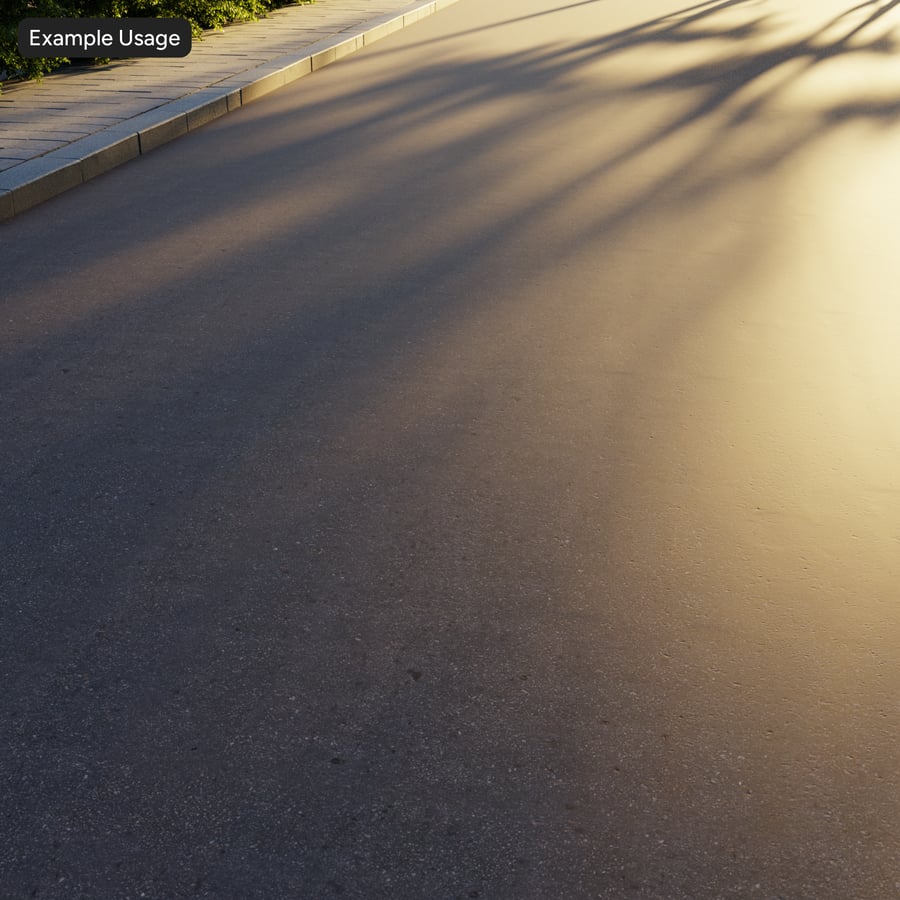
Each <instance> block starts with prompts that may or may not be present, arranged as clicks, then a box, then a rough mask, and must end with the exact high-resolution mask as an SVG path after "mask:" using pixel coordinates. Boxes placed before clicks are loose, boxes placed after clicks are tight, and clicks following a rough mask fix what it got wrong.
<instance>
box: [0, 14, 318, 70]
mask: <svg viewBox="0 0 900 900" xmlns="http://www.w3.org/2000/svg"><path fill="white" fill-rule="evenodd" d="M293 2H300V3H311V2H313V0H3V5H2V11H0V80H2V79H3V78H7V79H9V78H15V77H20V78H40V77H41V76H42V75H45V74H46V73H47V72H52V71H53V70H54V69H56V68H59V66H60V65H62V64H63V63H65V62H67V60H64V59H25V58H24V57H22V56H20V55H19V51H18V45H17V32H18V27H19V22H20V21H21V20H22V19H26V18H99V19H111V18H126V17H130V18H136V19H140V18H174V19H187V20H188V21H189V22H190V23H191V28H192V29H193V31H194V35H195V36H197V35H199V34H200V32H201V30H202V29H204V28H221V27H222V26H223V25H227V24H228V23H229V22H248V21H252V20H253V19H257V18H259V17H260V16H264V15H265V14H266V12H268V11H269V10H270V9H275V8H276V7H279V6H288V5H292V4H293ZM4 72H5V75H4Z"/></svg>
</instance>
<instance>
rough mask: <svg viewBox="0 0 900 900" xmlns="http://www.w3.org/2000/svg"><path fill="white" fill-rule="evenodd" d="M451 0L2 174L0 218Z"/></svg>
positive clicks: (320, 44)
mask: <svg viewBox="0 0 900 900" xmlns="http://www.w3.org/2000/svg"><path fill="white" fill-rule="evenodd" d="M456 2H457V0H427V2H424V3H423V2H418V3H413V4H411V5H410V7H408V8H407V9H405V10H402V11H401V12H399V13H398V12H391V13H387V14H385V15H382V16H378V17H376V18H373V19H370V20H369V21H367V22H364V23H363V24H362V25H361V26H360V27H359V30H355V31H351V33H350V34H349V35H348V33H347V32H341V33H339V34H335V35H332V36H330V37H327V38H323V39H322V40H320V41H316V43H314V44H309V45H307V46H305V47H304V48H303V50H302V51H301V54H302V55H300V56H296V57H295V56H293V55H287V56H282V57H280V58H279V59H276V60H272V61H270V62H266V63H263V64H262V65H260V66H257V67H256V68H255V69H251V70H250V71H248V72H244V73H241V74H240V75H231V76H229V77H227V78H225V79H224V80H222V81H220V82H218V83H216V84H214V85H211V86H210V87H207V88H202V89H200V90H198V91H196V92H195V93H193V94H190V95H189V96H187V97H182V98H180V99H178V100H173V101H172V102H170V103H165V104H163V105H162V106H159V107H157V108H156V109H153V110H150V111H149V112H145V113H141V114H140V115H138V116H134V117H133V118H131V119H128V120H127V121H125V122H121V123H119V124H117V125H111V126H110V127H109V128H105V129H103V131H99V132H96V133H95V134H91V135H88V136H87V137H83V138H81V139H80V140H77V141H73V142H72V143H71V144H68V145H66V146H65V147H60V148H59V149H57V150H52V151H51V152H50V153H46V154H44V156H41V157H38V158H37V159H31V160H28V161H27V162H24V163H22V164H21V165H18V166H15V167H13V168H12V169H8V170H7V171H5V172H0V222H2V221H4V220H6V219H11V218H12V217H13V216H16V215H18V214H19V213H23V212H25V211H26V210H28V209H31V208H32V207H34V206H37V205H38V204H39V203H43V202H44V201H45V200H49V199H50V198H51V197H55V196H57V195H58V194H61V193H63V192H64V191H67V190H69V189H70V188H73V187H75V186H76V185H79V184H83V183H84V182H85V181H89V180H90V179H91V178H95V177H96V176H97V175H102V174H103V173H104V172H108V171H109V170H110V169H113V168H115V167H116V166H119V165H121V164H122V163H125V162H128V161H129V160H131V159H134V158H135V157H137V156H141V155H142V154H144V153H149V152H150V151H151V150H154V149H156V148H157V147H159V146H161V145H162V144H165V143H168V142H169V141H171V140H173V139H174V138H177V137H181V135H183V134H187V133H188V132H189V131H193V130H194V129H195V128H199V127H200V126H201V125H205V124H206V123H207V122H211V121H212V120H213V119H217V118H219V116H223V115H225V114H226V113H228V112H231V111H232V110H234V109H237V108H238V107H240V106H243V105H244V104H246V103H252V102H253V101H254V100H258V99H259V98H260V97H264V96H265V95H266V94H269V93H271V92H272V91H274V90H277V89H278V88H280V87H283V86H284V85H286V84H289V83H290V82H292V81H296V80H297V79H298V78H302V77H303V76H304V75H309V74H311V73H312V72H316V71H318V70H319V69H322V68H324V67H325V66H327V65H330V64H331V63H333V62H337V61H338V60H339V59H342V58H343V57H345V56H349V55H350V54H351V53H355V52H356V51H357V50H361V49H362V48H363V47H367V46H368V45H369V44H373V43H374V42H375V41H378V40H381V38H383V37H387V36H388V35H389V34H393V33H394V32H395V31H400V29H402V28H405V27H406V26H407V25H412V24H413V23H414V22H418V21H419V20H420V19H424V18H425V17H426V16H430V15H432V14H433V13H435V12H437V11H438V10H440V9H443V8H444V7H446V6H450V5H452V4H453V3H456Z"/></svg>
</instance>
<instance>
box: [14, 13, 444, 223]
mask: <svg viewBox="0 0 900 900" xmlns="http://www.w3.org/2000/svg"><path fill="white" fill-rule="evenodd" d="M453 2H455V0H430V2H423V0H418V2H412V3H411V2H410V0H317V2H316V3H314V4H313V5H309V6H295V7H287V8H284V9H280V10H277V11H275V12H273V13H271V14H270V15H269V16H268V17H267V18H266V19H263V20H261V21H259V22H251V23H246V24H241V25H232V26H229V27H228V28H226V29H224V31H218V32H216V31H210V32H206V33H204V36H203V40H202V41H194V43H193V48H192V50H191V53H190V55H189V56H186V57H183V58H169V59H148V58H145V59H132V60H117V61H114V62H112V63H110V64H109V65H106V66H102V67H95V68H84V69H73V70H68V71H64V72H60V73H56V74H53V75H49V76H46V77H45V78H44V80H43V81H42V82H39V83H38V82H28V83H24V84H16V83H12V84H9V83H8V84H6V85H4V87H3V92H2V94H0V220H3V219H6V218H10V217H11V216H13V215H16V214H17V213H20V212H23V211H24V210H25V209H28V208H30V207H31V206H34V205H36V204H37V203H40V202H43V200H46V199H48V198H49V197H51V196H54V195H55V194H58V193H61V192H62V191H64V190H67V189H68V188H70V187H74V186H75V185H77V184H80V183H81V182H83V181H86V180H88V179H89V178H93V177H94V176H96V175H98V174H100V173H101V172H104V171H106V170H108V169H110V168H112V167H113V166H115V165H119V164H120V163H122V162H125V161H127V160H128V159H132V158H134V157H135V156H138V155H140V154H141V153H146V152H148V151H149V150H151V149H153V148H154V147H156V146H159V144H161V143H163V142H165V141H168V140H170V139H172V138H174V137H177V136H179V135H180V134H184V133H186V132H187V131H190V130H191V129H192V128H195V127H198V126H199V125H202V124H204V123H205V122H208V121H210V120H211V119H214V118H216V117H217V116H219V115H222V114H224V113H226V112H228V111H229V110H231V109H234V108H236V107H237V106H240V105H242V104H244V103H247V102H249V101H251V100H253V99H256V98H257V97H259V96H262V95H263V94H265V93H268V92H269V91H271V90H274V89H276V88H278V87H280V86H281V85H283V84H286V83H287V82H289V81H292V80H294V79H295V78H299V77H301V76H302V75H306V74H308V73H310V72H312V71H315V70H316V69H319V68H321V67H322V66H324V65H327V64H328V63H330V62H333V61H335V60H336V59H339V58H340V57H342V56H345V55H347V54H348V53H352V52H354V51H355V50H358V49H361V48H362V47H363V46H364V45H365V44H367V43H371V42H372V41H373V40H377V39H379V38H381V37H384V36H385V35H387V34H389V33H391V32H392V31H395V30H397V29H399V28H403V27H405V26H406V25H409V24H412V23H413V22H415V21H416V20H418V19H420V18H423V17H424V16H427V15H430V14H431V13H433V12H436V11H437V10H438V9H440V8H442V7H444V6H448V5H450V4H451V3H453Z"/></svg>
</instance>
